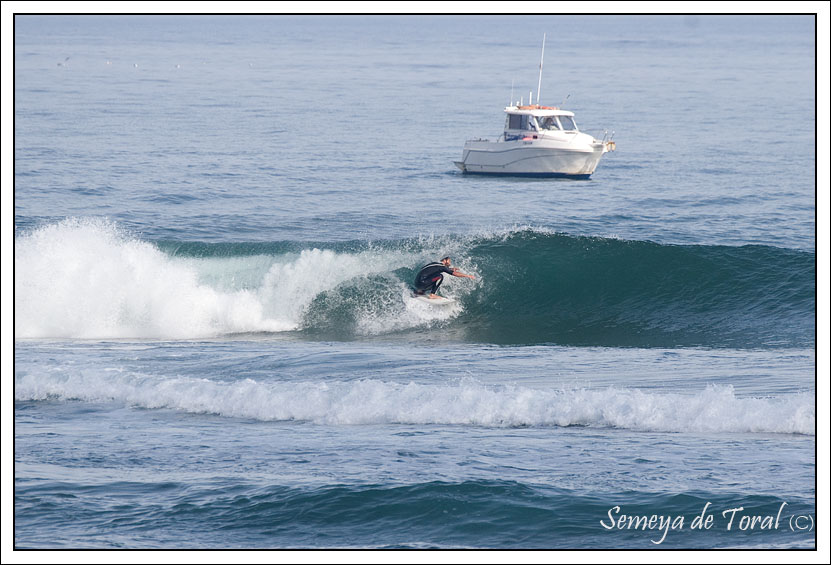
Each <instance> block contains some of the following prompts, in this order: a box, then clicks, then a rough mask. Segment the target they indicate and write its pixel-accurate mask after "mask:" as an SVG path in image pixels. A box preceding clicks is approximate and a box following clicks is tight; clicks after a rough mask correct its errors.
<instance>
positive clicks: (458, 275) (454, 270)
mask: <svg viewBox="0 0 831 565" xmlns="http://www.w3.org/2000/svg"><path fill="white" fill-rule="evenodd" d="M450 274H451V275H453V276H454V277H462V278H466V279H473V278H476V277H474V276H473V275H468V274H467V273H463V272H461V271H460V270H459V269H453V272H452V273H450Z"/></svg>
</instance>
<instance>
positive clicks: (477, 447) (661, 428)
mask: <svg viewBox="0 0 831 565" xmlns="http://www.w3.org/2000/svg"><path fill="white" fill-rule="evenodd" d="M544 33H545V34H546V37H547V40H546V44H545V62H544V67H543V74H542V82H541V88H540V93H541V96H542V102H543V103H544V104H551V105H555V106H563V107H565V108H566V109H568V110H572V111H574V112H575V116H576V122H577V125H578V127H580V129H581V130H582V131H585V132H587V133H590V134H592V135H594V136H595V137H598V138H600V137H603V135H604V132H605V134H606V135H610V136H611V135H613V136H614V137H613V139H614V140H615V141H616V143H617V151H615V152H613V153H609V154H607V155H605V156H604V157H603V158H602V160H601V162H600V165H599V166H598V168H597V171H596V172H595V173H594V174H593V175H592V177H591V179H589V180H569V179H527V178H510V177H499V178H491V177H487V176H469V175H464V174H462V173H461V172H460V171H458V170H457V169H456V167H455V166H454V165H453V161H454V160H458V159H459V158H460V156H461V151H462V146H463V144H464V142H465V140H466V139H470V138H475V137H490V138H492V139H494V138H496V137H497V136H498V135H499V134H500V133H501V131H502V127H503V123H504V114H503V108H504V106H506V105H507V104H508V103H509V101H510V100H511V99H512V98H511V96H512V91H513V97H514V98H515V99H519V97H520V96H522V97H525V100H526V101H527V100H528V98H527V95H528V93H529V91H532V90H533V91H535V94H536V86H537V80H538V72H539V57H540V49H541V46H542V37H543V34H544ZM14 48H15V49H14V409H13V413H14V547H15V548H16V549H20V550H25V549H47V550H53V549H58V550H60V549H184V550H201V549H355V548H358V549H382V548H383V549H435V548H440V549H590V550H604V549H636V550H662V549H727V548H730V549H734V548H738V549H770V548H778V549H782V548H785V549H814V548H816V531H815V526H816V512H817V500H816V488H817V467H816V463H817V461H816V453H817V444H816V429H817V393H816V363H817V358H816V351H817V349H816V347H817V339H816V332H817V282H816V281H817V268H816V265H817V257H816V234H817V231H816V229H817V223H816V222H817V215H816V195H817V187H816V182H817V181H816V138H815V133H816V65H817V63H816V33H815V20H814V18H813V17H811V16H793V15H792V16H789V15H771V16H708V15H701V16H657V15H656V16H641V15H637V16H636V15H633V16H589V15H584V16H540V15H523V16H519V15H517V16H473V15H470V16H426V15H425V16H255V15H251V16H34V15H27V16H17V17H15V20H14ZM7 213H8V211H7ZM445 255H450V256H451V257H452V259H453V262H454V265H455V266H457V267H458V268H460V269H461V270H462V271H464V272H466V273H471V274H473V275H474V276H475V277H476V278H475V279H472V280H471V279H462V278H453V277H447V280H446V281H445V282H444V284H443V285H442V287H441V292H442V293H443V294H445V295H446V296H450V297H453V298H455V299H456V302H455V303H454V304H453V305H451V306H449V307H441V308H438V307H434V306H432V305H429V304H423V303H420V302H418V301H415V300H413V299H412V298H411V296H410V294H409V286H410V284H411V283H412V280H413V278H414V276H415V274H416V272H417V271H418V268H419V267H420V266H421V265H423V264H425V263H427V262H430V261H434V260H437V259H439V258H440V257H443V256H445ZM4 271H5V272H6V273H8V269H4ZM4 399H5V400H7V402H8V404H11V399H9V398H8V396H6V395H5V394H4ZM5 447H8V446H5Z"/></svg>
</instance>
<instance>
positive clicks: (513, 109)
mask: <svg viewBox="0 0 831 565" xmlns="http://www.w3.org/2000/svg"><path fill="white" fill-rule="evenodd" d="M505 112H506V113H507V114H508V116H507V117H506V119H505V140H506V141H510V140H512V139H516V138H520V137H525V136H528V135H531V136H534V134H545V133H548V132H552V133H553V132H559V133H577V132H579V130H578V129H577V124H576V123H575V122H574V112H569V111H567V110H560V109H558V108H552V107H550V106H536V105H534V106H508V107H507V108H505Z"/></svg>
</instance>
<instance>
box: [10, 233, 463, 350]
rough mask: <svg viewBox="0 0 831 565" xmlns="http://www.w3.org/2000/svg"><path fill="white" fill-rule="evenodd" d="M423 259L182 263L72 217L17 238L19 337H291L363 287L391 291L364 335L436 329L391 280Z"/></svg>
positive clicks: (375, 256) (376, 303) (317, 253)
mask: <svg viewBox="0 0 831 565" xmlns="http://www.w3.org/2000/svg"><path fill="white" fill-rule="evenodd" d="M419 258H420V257H419V256H418V255H417V254H413V253H411V252H407V251H384V250H367V251H361V252H355V253H338V252H335V251H331V250H326V249H307V250H303V251H301V252H299V253H291V254H283V255H279V256H258V257H246V258H211V259H198V258H180V257H172V256H170V255H167V254H165V253H164V252H162V251H161V250H159V249H158V248H157V247H156V246H155V245H153V244H151V243H148V242H145V241H141V240H139V239H136V238H135V237H133V236H131V235H130V234H126V233H124V232H123V230H121V229H119V228H118V226H117V225H115V224H113V223H112V222H108V221H106V220H100V219H83V218H82V219H75V218H72V219H67V220H64V221H62V222H59V223H56V224H50V225H47V226H44V227H42V228H39V229H37V230H35V231H33V232H32V233H29V234H26V235H23V236H20V237H18V238H17V239H16V240H15V336H16V337H20V338H64V337H68V338H81V339H105V338H162V339H167V338H172V339H192V338H205V337H216V336H221V335H226V334H232V333H245V332H283V331H292V330H297V329H301V328H302V327H303V322H304V315H305V314H306V312H307V309H308V308H309V307H310V305H311V304H312V303H313V302H314V300H315V299H316V298H317V297H319V296H321V295H324V294H326V293H329V292H331V291H334V290H335V289H337V288H339V287H340V286H341V285H344V284H347V283H351V284H354V283H355V282H356V281H357V282H361V281H363V280H364V279H366V280H372V281H375V282H376V283H377V281H382V282H385V284H381V285H380V286H381V287H382V290H383V289H391V290H390V291H389V292H387V294H386V295H381V296H380V297H374V299H373V300H372V301H366V303H363V302H362V303H360V304H359V305H358V306H359V307H356V310H357V331H359V332H360V333H363V334H370V335H371V334H377V333H383V332H385V331H392V330H401V329H408V328H411V327H417V326H420V325H423V324H425V323H429V322H431V321H433V319H434V318H435V317H436V315H435V312H431V311H430V310H431V309H430V308H428V307H424V306H423V305H421V306H422V307H421V308H420V309H419V308H417V307H418V306H419V304H416V305H415V306H416V307H413V306H412V305H410V304H408V303H407V302H406V301H405V300H402V299H401V298H400V295H401V291H402V290H403V288H404V285H403V283H401V282H400V281H397V280H390V279H389V275H388V272H390V271H393V270H395V269H397V268H401V267H412V266H413V265H416V264H418V260H419ZM384 277H387V278H386V279H385V278H384ZM377 286H378V285H376V286H375V287H373V288H376V287H377ZM457 313H458V312H457V311H456V312H442V313H441V317H442V319H444V318H448V317H450V316H452V315H455V314H457Z"/></svg>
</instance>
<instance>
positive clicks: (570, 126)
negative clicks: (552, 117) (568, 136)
mask: <svg viewBox="0 0 831 565" xmlns="http://www.w3.org/2000/svg"><path fill="white" fill-rule="evenodd" d="M560 124H562V126H563V130H565V131H575V130H577V124H575V123H574V120H573V119H571V116H560Z"/></svg>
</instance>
